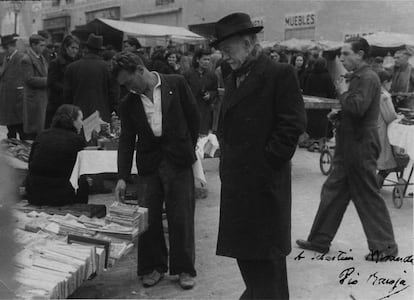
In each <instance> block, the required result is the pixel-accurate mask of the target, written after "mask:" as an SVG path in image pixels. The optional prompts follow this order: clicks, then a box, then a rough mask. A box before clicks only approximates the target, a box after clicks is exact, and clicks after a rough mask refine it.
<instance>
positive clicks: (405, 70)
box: [390, 50, 414, 108]
mask: <svg viewBox="0 0 414 300" xmlns="http://www.w3.org/2000/svg"><path fill="white" fill-rule="evenodd" d="M410 57H411V53H410V52H409V51H408V50H398V51H397V52H395V54H394V60H395V65H394V73H393V76H392V82H391V89H390V93H391V94H398V93H412V92H414V71H413V67H412V66H411V65H410V63H409V61H408V60H409V58H410ZM411 99H412V97H411ZM393 102H394V105H395V106H404V107H407V106H408V107H410V103H409V102H410V98H409V97H404V96H398V95H397V96H394V97H393ZM411 102H412V101H411ZM411 105H413V106H414V102H412V103H411ZM412 108H414V107H412Z"/></svg>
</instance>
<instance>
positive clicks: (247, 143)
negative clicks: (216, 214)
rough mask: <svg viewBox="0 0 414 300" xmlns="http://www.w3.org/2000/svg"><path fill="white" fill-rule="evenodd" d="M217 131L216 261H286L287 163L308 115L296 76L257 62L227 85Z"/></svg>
mask: <svg viewBox="0 0 414 300" xmlns="http://www.w3.org/2000/svg"><path fill="white" fill-rule="evenodd" d="M225 90H226V91H225V95H224V102H223V110H222V115H221V121H220V127H219V140H220V149H221V159H220V177H221V204H220V226H219V234H218V243H217V254H218V255H223V256H229V257H234V258H238V259H274V258H280V257H281V256H285V255H287V254H289V252H290V250H291V245H290V242H291V241H290V239H291V236H290V230H291V163H290V159H291V158H292V156H293V154H294V153H295V150H296V146H297V141H298V137H299V135H300V134H301V133H302V132H303V131H304V130H305V126H306V114H305V109H304V103H303V99H302V95H301V92H300V88H299V83H298V79H297V76H296V72H295V71H294V69H293V67H292V66H290V65H288V64H277V63H275V62H273V61H272V60H270V59H269V58H267V57H266V56H264V55H260V56H259V58H258V60H257V62H256V63H255V65H254V66H253V67H252V69H251V71H250V73H249V74H248V76H247V78H246V79H245V80H244V81H243V82H242V83H241V85H240V86H239V87H238V88H236V86H235V79H234V74H233V73H231V74H230V75H229V76H228V77H227V78H226V79H225Z"/></svg>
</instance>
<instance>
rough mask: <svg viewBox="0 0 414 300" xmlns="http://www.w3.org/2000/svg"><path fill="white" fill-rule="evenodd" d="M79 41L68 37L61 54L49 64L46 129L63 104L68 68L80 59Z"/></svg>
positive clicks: (65, 39) (64, 41) (63, 42)
mask: <svg viewBox="0 0 414 300" xmlns="http://www.w3.org/2000/svg"><path fill="white" fill-rule="evenodd" d="M79 45H80V42H79V40H78V39H77V38H76V37H75V36H72V35H67V36H65V38H64V39H63V41H62V46H61V47H60V53H59V56H58V57H57V58H55V59H54V60H52V61H51V62H50V63H49V69H48V74H47V88H48V103H47V110H46V122H45V128H49V127H50V124H51V123H52V118H53V116H54V115H55V113H56V110H57V109H58V107H59V106H60V105H62V104H63V79H64V74H65V70H66V67H67V66H68V65H69V64H70V63H72V62H73V61H75V60H76V59H77V58H78V53H79Z"/></svg>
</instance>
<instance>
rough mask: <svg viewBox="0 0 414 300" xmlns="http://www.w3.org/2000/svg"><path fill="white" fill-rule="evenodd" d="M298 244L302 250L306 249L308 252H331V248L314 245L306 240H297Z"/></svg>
mask: <svg viewBox="0 0 414 300" xmlns="http://www.w3.org/2000/svg"><path fill="white" fill-rule="evenodd" d="M296 244H298V246H299V247H300V248H302V249H306V250H311V251H316V252H320V253H328V252H329V247H326V246H322V245H316V244H313V243H312V242H309V241H305V240H296Z"/></svg>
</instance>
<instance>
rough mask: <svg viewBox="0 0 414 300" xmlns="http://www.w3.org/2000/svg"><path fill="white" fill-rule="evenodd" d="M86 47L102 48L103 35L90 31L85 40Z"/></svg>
mask: <svg viewBox="0 0 414 300" xmlns="http://www.w3.org/2000/svg"><path fill="white" fill-rule="evenodd" d="M86 47H88V48H91V49H95V50H103V49H104V48H103V37H102V35H95V34H93V33H91V34H90V35H89V37H88V40H87V41H86Z"/></svg>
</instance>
